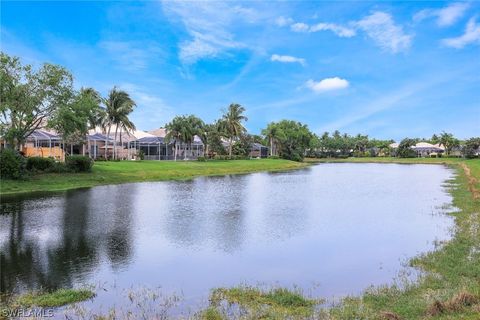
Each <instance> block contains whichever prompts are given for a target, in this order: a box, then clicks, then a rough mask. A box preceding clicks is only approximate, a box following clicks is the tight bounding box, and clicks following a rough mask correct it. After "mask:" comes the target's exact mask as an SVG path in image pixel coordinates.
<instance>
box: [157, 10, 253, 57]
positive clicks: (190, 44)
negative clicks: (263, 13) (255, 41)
mask: <svg viewBox="0 0 480 320" xmlns="http://www.w3.org/2000/svg"><path fill="white" fill-rule="evenodd" d="M163 9H164V11H165V13H166V14H167V15H168V16H169V17H170V18H172V19H179V20H180V21H181V23H182V24H183V25H184V26H185V29H186V31H187V33H188V34H189V36H190V39H189V40H185V41H183V42H181V43H180V52H179V58H180V60H181V61H182V62H183V63H184V64H193V63H195V62H197V61H198V60H200V59H203V58H212V57H217V56H218V55H220V54H221V53H223V52H224V51H228V50H230V49H238V48H244V47H246V45H245V44H244V43H242V42H240V41H237V40H236V39H235V36H234V34H233V31H232V29H233V27H234V26H235V24H236V22H247V23H252V22H254V21H256V20H257V19H259V17H258V14H257V12H256V11H255V10H254V9H252V8H246V7H242V6H238V5H237V6H230V5H229V4H228V3H224V2H208V1H196V2H186V1H164V2H163Z"/></svg>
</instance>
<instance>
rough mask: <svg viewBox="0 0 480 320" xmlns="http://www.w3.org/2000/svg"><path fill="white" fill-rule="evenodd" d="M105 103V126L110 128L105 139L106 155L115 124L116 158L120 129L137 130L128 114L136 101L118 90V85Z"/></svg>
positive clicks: (114, 155)
mask: <svg viewBox="0 0 480 320" xmlns="http://www.w3.org/2000/svg"><path fill="white" fill-rule="evenodd" d="M104 104H105V106H106V110H105V119H104V121H103V123H104V127H106V128H108V129H107V140H105V157H106V156H107V150H108V140H109V139H110V132H111V129H112V126H115V139H114V145H113V158H114V159H115V158H116V145H117V134H118V129H120V130H125V131H126V132H129V131H132V130H135V125H134V124H133V122H132V121H130V119H129V118H128V116H129V114H130V113H131V112H132V111H133V109H134V108H135V106H136V104H135V101H133V100H132V98H130V95H129V94H128V93H126V92H125V91H123V90H118V89H117V87H113V89H112V90H110V92H109V94H108V97H107V98H106V99H104Z"/></svg>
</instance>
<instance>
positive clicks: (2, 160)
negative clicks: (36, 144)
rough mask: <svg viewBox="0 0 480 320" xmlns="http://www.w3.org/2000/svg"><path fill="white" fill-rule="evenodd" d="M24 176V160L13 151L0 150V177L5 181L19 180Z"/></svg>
mask: <svg viewBox="0 0 480 320" xmlns="http://www.w3.org/2000/svg"><path fill="white" fill-rule="evenodd" d="M24 174H25V158H24V157H23V156H22V155H20V154H19V153H18V152H17V151H15V150H12V149H4V150H2V151H1V152H0V176H1V177H2V178H7V179H20V178H22V177H23V176H24Z"/></svg>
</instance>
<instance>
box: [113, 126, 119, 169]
mask: <svg viewBox="0 0 480 320" xmlns="http://www.w3.org/2000/svg"><path fill="white" fill-rule="evenodd" d="M117 133H118V124H117V125H116V126H115V138H114V140H113V160H115V159H116V158H117Z"/></svg>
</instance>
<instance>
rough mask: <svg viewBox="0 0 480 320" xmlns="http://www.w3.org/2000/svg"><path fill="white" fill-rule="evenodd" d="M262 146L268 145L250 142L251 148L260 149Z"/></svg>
mask: <svg viewBox="0 0 480 320" xmlns="http://www.w3.org/2000/svg"><path fill="white" fill-rule="evenodd" d="M262 148H268V147H266V146H264V145H263V144H261V143H258V142H254V143H252V150H261V149H262Z"/></svg>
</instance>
